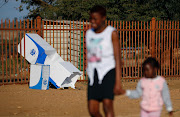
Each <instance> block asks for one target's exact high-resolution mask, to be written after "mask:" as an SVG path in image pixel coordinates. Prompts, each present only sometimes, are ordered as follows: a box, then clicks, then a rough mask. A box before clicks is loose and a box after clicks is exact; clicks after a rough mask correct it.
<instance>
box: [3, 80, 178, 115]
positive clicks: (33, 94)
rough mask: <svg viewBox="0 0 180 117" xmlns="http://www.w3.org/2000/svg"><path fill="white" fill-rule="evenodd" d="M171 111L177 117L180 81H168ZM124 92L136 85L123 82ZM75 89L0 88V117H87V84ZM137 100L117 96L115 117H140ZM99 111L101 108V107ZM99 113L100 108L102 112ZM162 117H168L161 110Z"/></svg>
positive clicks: (7, 86)
mask: <svg viewBox="0 0 180 117" xmlns="http://www.w3.org/2000/svg"><path fill="white" fill-rule="evenodd" d="M168 85H169V88H170V93H171V99H172V102H173V108H174V111H175V112H174V117H180V80H174V81H168ZM123 86H124V88H125V89H135V86H136V82H124V83H123ZM76 87H77V89H75V90H73V89H64V90H60V89H49V90H46V91H42V90H33V89H29V88H28V85H27V84H26V85H6V86H0V116H21V117H24V116H31V117H34V116H48V117H51V116H63V117H89V114H88V110H87V101H86V100H87V99H86V97H87V96H86V93H87V91H86V90H87V89H86V87H87V83H85V82H78V83H76ZM139 102H140V99H135V100H132V99H128V98H127V97H126V96H116V97H115V101H114V108H115V115H116V117H139V113H140V107H139ZM101 107H102V105H101ZM101 112H102V108H101ZM162 117H168V113H167V111H166V110H165V108H163V111H162Z"/></svg>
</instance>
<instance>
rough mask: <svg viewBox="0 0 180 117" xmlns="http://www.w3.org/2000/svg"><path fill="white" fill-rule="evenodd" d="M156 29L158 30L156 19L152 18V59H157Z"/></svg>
mask: <svg viewBox="0 0 180 117" xmlns="http://www.w3.org/2000/svg"><path fill="white" fill-rule="evenodd" d="M155 28H156V18H154V17H153V18H152V37H151V41H152V43H151V46H152V47H151V48H152V51H151V56H152V57H156V52H155V44H156V43H155Z"/></svg>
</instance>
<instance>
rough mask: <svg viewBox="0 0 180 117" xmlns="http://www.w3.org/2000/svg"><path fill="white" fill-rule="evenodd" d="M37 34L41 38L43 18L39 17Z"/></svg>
mask: <svg viewBox="0 0 180 117" xmlns="http://www.w3.org/2000/svg"><path fill="white" fill-rule="evenodd" d="M36 19H37V34H38V35H40V36H41V17H40V16H37V17H36Z"/></svg>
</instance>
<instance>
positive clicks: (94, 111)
mask: <svg viewBox="0 0 180 117" xmlns="http://www.w3.org/2000/svg"><path fill="white" fill-rule="evenodd" d="M88 110H89V114H90V115H91V117H102V116H101V114H100V112H99V102H98V101H97V100H89V101H88Z"/></svg>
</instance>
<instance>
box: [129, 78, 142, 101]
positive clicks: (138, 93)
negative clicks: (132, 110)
mask: <svg viewBox="0 0 180 117" xmlns="http://www.w3.org/2000/svg"><path fill="white" fill-rule="evenodd" d="M126 95H127V96H128V97H129V98H132V99H136V98H139V97H141V96H142V88H141V80H140V81H139V82H138V84H137V86H136V90H126Z"/></svg>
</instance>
